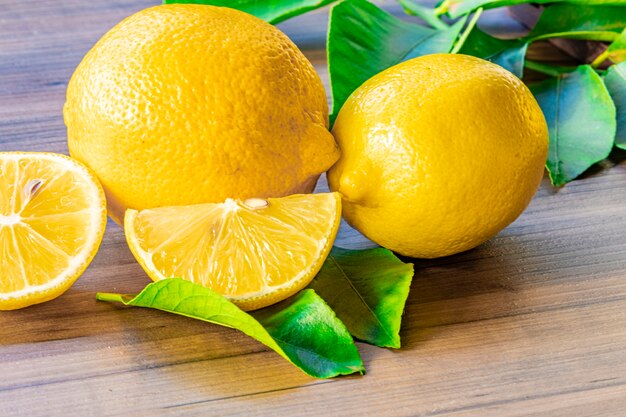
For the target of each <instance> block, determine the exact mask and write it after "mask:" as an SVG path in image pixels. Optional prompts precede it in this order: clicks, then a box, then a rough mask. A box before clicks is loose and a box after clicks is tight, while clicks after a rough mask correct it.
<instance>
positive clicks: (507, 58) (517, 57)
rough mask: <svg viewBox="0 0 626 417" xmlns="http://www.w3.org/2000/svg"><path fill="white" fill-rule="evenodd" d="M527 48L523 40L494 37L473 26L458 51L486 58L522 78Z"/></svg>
mask: <svg viewBox="0 0 626 417" xmlns="http://www.w3.org/2000/svg"><path fill="white" fill-rule="evenodd" d="M527 48H528V43H527V42H525V41H523V40H517V39H498V38H494V37H493V36H491V35H488V34H486V33H485V32H483V31H481V30H480V29H478V28H477V27H475V28H474V29H473V30H472V31H471V32H470V34H469V37H468V38H467V40H466V41H465V44H464V45H463V47H462V48H461V50H460V51H459V53H462V54H466V55H473V56H476V57H478V58H483V59H486V60H488V61H491V62H493V63H495V64H498V65H500V66H501V67H503V68H506V69H507V70H509V71H511V72H512V73H513V74H515V75H517V76H518V77H519V78H522V74H523V71H524V56H525V55H526V49H527Z"/></svg>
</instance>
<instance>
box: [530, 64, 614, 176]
mask: <svg viewBox="0 0 626 417" xmlns="http://www.w3.org/2000/svg"><path fill="white" fill-rule="evenodd" d="M531 91H532V92H533V94H534V95H535V98H536V99H537V101H538V102H539V106H541V109H542V110H543V114H544V115H545V117H546V121H547V122H548V130H549V134H550V147H549V150H548V161H547V164H546V165H547V168H548V171H549V172H550V179H551V180H552V183H553V184H554V185H557V186H560V185H563V184H565V183H567V182H569V181H572V180H573V179H575V178H576V177H577V176H579V175H580V174H582V173H583V172H584V171H585V170H586V169H587V168H589V167H590V166H591V165H593V164H594V163H596V162H599V161H601V160H602V159H604V158H606V157H607V156H608V155H609V152H610V151H611V148H612V147H613V139H614V138H615V128H616V122H615V106H614V105H613V101H612V100H611V97H610V96H609V93H608V91H607V89H606V87H605V86H604V83H603V82H602V79H601V78H600V76H599V75H598V74H596V72H595V71H594V70H593V68H591V67H590V66H589V65H582V66H580V67H578V69H577V70H576V71H574V72H571V73H569V74H562V75H560V76H558V77H555V78H551V79H548V80H545V81H543V82H541V83H539V84H535V85H532V86H531Z"/></svg>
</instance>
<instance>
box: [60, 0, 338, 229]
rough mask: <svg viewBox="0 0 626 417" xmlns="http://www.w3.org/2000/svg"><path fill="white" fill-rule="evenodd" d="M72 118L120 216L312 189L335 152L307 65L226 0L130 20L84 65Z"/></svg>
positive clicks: (71, 134) (70, 103)
mask: <svg viewBox="0 0 626 417" xmlns="http://www.w3.org/2000/svg"><path fill="white" fill-rule="evenodd" d="M64 118H65V123H66V125H67V130H68V146H69V150H70V153H71V155H72V156H73V157H74V158H76V159H78V160H80V161H82V162H84V163H85V164H86V165H88V166H89V167H90V168H91V169H92V170H93V171H95V173H96V175H97V176H98V177H99V179H100V181H101V182H102V185H103V187H104V189H105V192H106V195H107V200H108V208H109V214H110V215H111V217H112V218H113V219H114V220H115V221H117V222H118V223H120V222H121V221H122V219H123V215H124V211H125V210H126V209H127V208H133V209H138V210H141V209H146V208H152V207H158V206H168V205H182V204H196V203H208V202H222V201H224V200H225V199H226V198H240V199H241V198H244V199H245V198H248V197H280V196H284V195H288V194H294V193H306V192H310V191H312V189H313V188H314V186H315V183H316V181H317V178H318V177H319V175H320V173H322V172H324V171H326V170H327V169H328V168H329V167H330V166H331V165H332V164H333V163H334V162H335V161H336V160H337V158H338V157H339V153H338V149H337V145H336V143H335V141H334V139H333V137H332V135H331V134H330V132H329V131H328V105H327V102H326V94H325V91H324V87H323V85H322V82H321V80H320V78H319V76H318V75H317V73H316V72H315V69H314V68H313V66H312V65H311V63H310V62H309V61H308V60H307V59H306V57H305V56H304V55H303V54H302V52H300V50H299V49H298V48H297V47H296V46H295V45H294V44H293V43H292V42H291V41H290V40H289V38H287V36H286V35H284V34H283V33H282V32H280V31H279V30H278V29H276V28H275V27H273V26H271V25H270V24H268V23H266V22H264V21H262V20H260V19H258V18H256V17H254V16H251V15H249V14H246V13H243V12H240V11H237V10H233V9H229V8H222V7H213V6H204V5H188V4H176V5H162V6H156V7H152V8H149V9H146V10H143V11H141V12H139V13H136V14H134V15H132V16H130V17H128V18H126V19H125V20H123V21H122V22H121V23H119V24H118V25H117V26H115V27H114V28H113V29H111V30H110V31H109V32H108V33H107V34H106V35H105V36H104V37H103V38H102V39H100V40H99V41H98V42H97V43H96V44H95V46H94V47H93V48H92V49H91V50H90V51H89V53H87V55H86V56H85V57H84V59H83V60H82V62H81V63H80V65H79V66H78V68H77V69H76V71H75V73H74V75H73V76H72V78H71V80H70V82H69V85H68V89H67V101H66V103H65V107H64Z"/></svg>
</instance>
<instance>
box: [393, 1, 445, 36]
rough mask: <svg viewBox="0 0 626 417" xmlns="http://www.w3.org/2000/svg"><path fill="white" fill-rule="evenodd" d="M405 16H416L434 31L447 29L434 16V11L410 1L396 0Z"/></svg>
mask: <svg viewBox="0 0 626 417" xmlns="http://www.w3.org/2000/svg"><path fill="white" fill-rule="evenodd" d="M398 3H400V5H401V6H402V8H403V9H404V11H405V13H406V14H409V15H412V16H417V17H419V18H420V19H422V20H423V21H425V22H426V23H428V24H429V25H430V26H432V27H433V28H435V29H440V30H443V29H448V27H449V26H448V25H447V24H445V23H444V21H443V20H441V19H440V18H439V17H438V16H437V15H436V14H435V10H434V9H430V8H428V7H424V6H422V5H420V4H416V3H414V2H413V1H411V0H398Z"/></svg>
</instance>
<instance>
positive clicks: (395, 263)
mask: <svg viewBox="0 0 626 417" xmlns="http://www.w3.org/2000/svg"><path fill="white" fill-rule="evenodd" d="M412 278H413V264H405V263H404V262H402V261H400V260H399V259H398V258H396V257H395V256H394V254H393V253H392V252H391V251H389V250H387V249H383V248H375V249H366V250H346V249H340V248H333V250H332V252H331V253H330V255H329V256H328V258H327V259H326V262H325V263H324V266H323V267H322V269H321V270H320V272H319V273H318V274H317V276H316V277H315V279H314V280H313V282H311V284H310V285H309V288H312V289H314V290H315V292H317V293H318V294H319V295H320V296H321V297H322V298H323V299H324V300H326V302H327V303H328V305H329V306H330V307H331V308H332V309H333V310H334V311H335V313H337V316H338V317H339V318H340V319H341V321H342V322H343V323H344V324H345V325H346V327H347V328H348V330H349V331H350V333H351V334H352V335H353V336H354V337H356V338H357V339H360V340H363V341H365V342H368V343H371V344H373V345H376V346H381V347H392V348H399V347H400V335H399V332H400V323H401V320H402V312H403V311H404V304H405V302H406V299H407V297H408V295H409V287H410V285H411V279H412Z"/></svg>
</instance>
